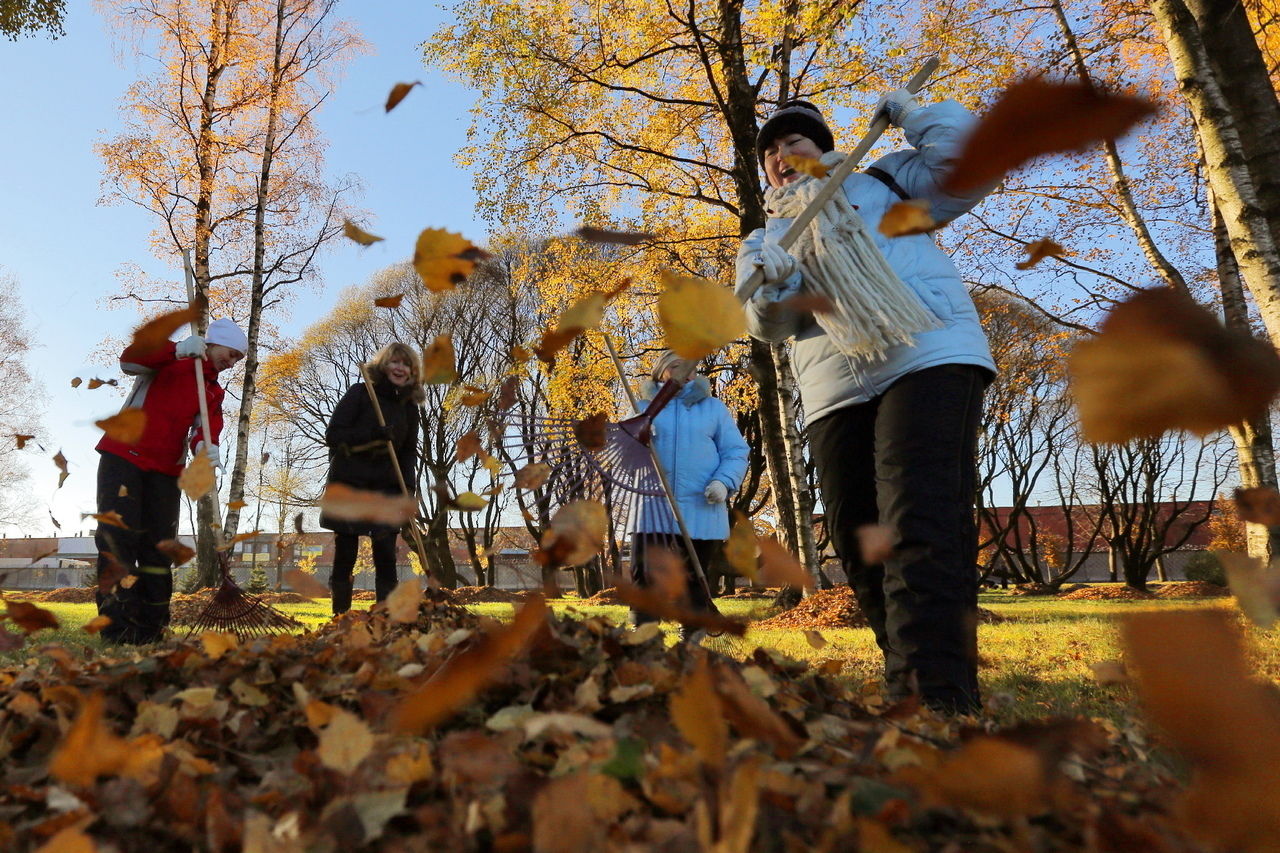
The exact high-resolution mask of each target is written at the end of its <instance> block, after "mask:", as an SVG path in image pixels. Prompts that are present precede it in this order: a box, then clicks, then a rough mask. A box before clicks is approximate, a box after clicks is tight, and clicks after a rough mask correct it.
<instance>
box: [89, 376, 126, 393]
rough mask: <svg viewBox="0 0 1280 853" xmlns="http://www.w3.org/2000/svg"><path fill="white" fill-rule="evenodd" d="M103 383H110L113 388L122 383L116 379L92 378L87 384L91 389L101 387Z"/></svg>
mask: <svg viewBox="0 0 1280 853" xmlns="http://www.w3.org/2000/svg"><path fill="white" fill-rule="evenodd" d="M103 385H110V386H111V387H112V388H115V387H118V386H119V385H120V383H119V382H118V381H117V380H115V379H96V378H95V379H90V380H89V385H88V386H87V387H88V389H89V390H90V391H93V390H95V389H98V388H101V387H102V386H103Z"/></svg>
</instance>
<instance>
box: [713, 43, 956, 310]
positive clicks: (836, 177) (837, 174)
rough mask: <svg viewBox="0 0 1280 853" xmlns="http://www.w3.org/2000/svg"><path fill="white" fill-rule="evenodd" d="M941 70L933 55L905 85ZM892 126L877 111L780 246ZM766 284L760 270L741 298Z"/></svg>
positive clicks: (916, 85)
mask: <svg viewBox="0 0 1280 853" xmlns="http://www.w3.org/2000/svg"><path fill="white" fill-rule="evenodd" d="M937 69H938V57H936V56H931V57H929V58H928V59H926V60H925V61H924V64H923V65H921V66H920V70H919V71H917V72H916V73H915V74H914V75H912V77H911V79H910V80H908V81H907V85H906V86H904V87H903V88H905V89H906V90H907V91H908V92H911V93H913V94H914V93H916V92H919V91H920V90H921V89H922V88H924V84H925V83H926V82H928V80H929V78H930V77H932V76H933V72H934V71H936V70H937ZM888 129H889V117H888V116H887V115H885V114H884V113H883V112H881V113H879V114H877V115H876V117H875V118H874V119H872V121H871V127H869V128H867V132H866V133H865V134H863V137H862V140H861V141H860V142H858V144H857V145H856V146H855V147H854V149H853V150H852V151H850V152H849V154H848V156H847V157H845V158H844V160H843V161H842V162H841V163H840V165H839V166H836V168H835V169H834V170H833V171H832V172H831V174H829V175H828V176H827V179H826V183H825V184H823V185H822V189H820V190H818V194H817V195H815V196H814V197H813V201H811V202H809V205H808V207H806V208H805V209H804V210H802V211H801V212H800V215H799V216H797V217H796V218H795V219H794V220H792V222H791V226H790V227H789V228H787V231H786V233H785V234H783V235H782V237H781V238H780V239H779V240H778V245H779V246H781V247H782V248H784V249H790V248H791V246H792V245H793V244H794V243H795V242H796V240H797V239H798V238H799V237H800V235H801V234H802V233H803V232H804V229H805V228H807V227H808V226H809V223H810V222H812V221H813V218H814V217H815V216H817V215H818V213H819V212H820V211H821V210H822V208H824V207H826V204H827V202H828V201H830V200H831V197H832V196H833V195H835V194H836V190H838V189H840V188H841V187H843V186H844V179H845V178H847V177H849V175H851V174H853V171H854V169H856V168H858V164H859V163H860V162H861V161H862V158H863V157H865V156H867V152H868V151H870V150H871V147H872V146H873V145H875V144H876V143H877V142H879V141H880V137H881V136H882V135H883V134H884V132H885V131H886V130H888ZM762 284H764V270H763V269H757V270H756V271H755V272H753V273H752V274H751V277H750V278H748V279H747V280H746V282H744V283H743V285H742V287H741V288H739V292H738V298H739V299H741V300H742V301H743V302H746V301H748V300H749V299H751V297H752V296H754V295H755V292H756V291H757V290H759V289H760V286H761V285H762Z"/></svg>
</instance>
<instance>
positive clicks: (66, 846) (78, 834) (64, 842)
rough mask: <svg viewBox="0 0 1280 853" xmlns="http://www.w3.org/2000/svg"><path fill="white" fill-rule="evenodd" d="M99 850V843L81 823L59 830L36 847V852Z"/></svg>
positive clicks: (76, 852)
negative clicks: (87, 832) (85, 830)
mask: <svg viewBox="0 0 1280 853" xmlns="http://www.w3.org/2000/svg"><path fill="white" fill-rule="evenodd" d="M82 823H83V822H82ZM97 851H98V845H97V843H96V842H95V841H94V840H93V838H92V837H91V836H88V835H85V834H84V831H83V829H82V827H81V826H80V825H75V826H68V827H66V828H65V829H60V830H58V831H57V832H56V833H54V835H53V837H51V838H50V839H49V840H48V841H46V842H45V843H44V844H42V845H40V846H39V847H37V848H36V849H35V853H97Z"/></svg>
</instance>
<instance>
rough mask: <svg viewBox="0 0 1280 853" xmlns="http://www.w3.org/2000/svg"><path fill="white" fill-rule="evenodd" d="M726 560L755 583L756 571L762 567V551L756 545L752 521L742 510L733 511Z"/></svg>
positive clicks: (725, 549) (725, 551)
mask: <svg viewBox="0 0 1280 853" xmlns="http://www.w3.org/2000/svg"><path fill="white" fill-rule="evenodd" d="M724 558H725V559H726V560H728V561H729V565H731V566H733V568H734V571H736V572H737V573H738V574H739V575H742V576H743V577H745V578H749V579H750V580H751V582H752V583H755V580H756V570H757V569H758V567H759V565H760V559H759V558H760V549H759V547H758V546H757V545H756V532H755V530H754V529H753V528H752V526H751V521H750V519H748V518H747V516H746V514H745V513H744V512H742V511H741V510H737V509H735V510H734V511H733V526H732V527H731V528H730V529H729V538H728V539H727V540H726V541H725V543H724Z"/></svg>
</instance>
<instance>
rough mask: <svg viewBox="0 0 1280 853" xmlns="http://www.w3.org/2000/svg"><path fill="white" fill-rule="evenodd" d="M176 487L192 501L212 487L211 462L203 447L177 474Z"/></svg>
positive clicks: (202, 495) (207, 492)
mask: <svg viewBox="0 0 1280 853" xmlns="http://www.w3.org/2000/svg"><path fill="white" fill-rule="evenodd" d="M178 488H180V489H182V491H183V492H184V493H185V494H186V496H187V497H188V498H190V499H191V500H193V501H198V500H200V498H202V497H204V496H205V495H207V494H209V492H210V490H212V489H213V463H212V462H210V461H209V454H208V453H206V452H205V449H204V448H203V447H202V448H200V452H199V453H197V454H196V455H195V456H194V457H192V459H191V461H190V462H188V463H187V465H186V467H185V468H183V469H182V473H181V474H179V475H178Z"/></svg>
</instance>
